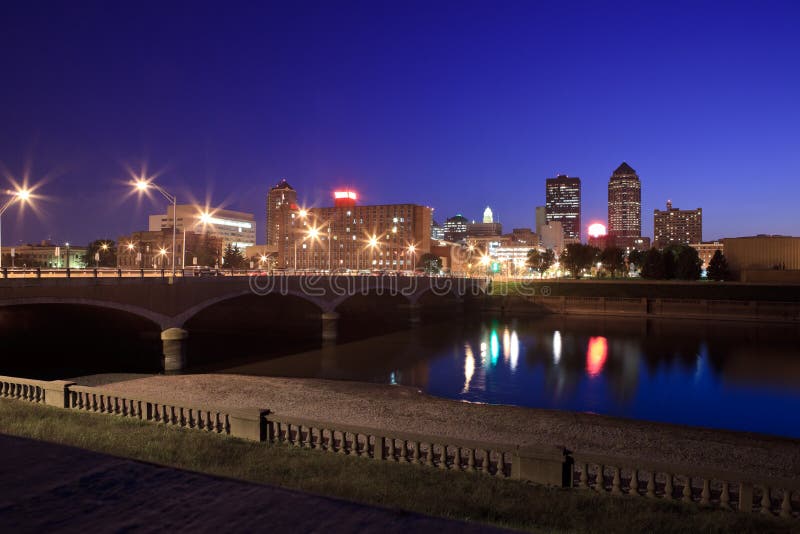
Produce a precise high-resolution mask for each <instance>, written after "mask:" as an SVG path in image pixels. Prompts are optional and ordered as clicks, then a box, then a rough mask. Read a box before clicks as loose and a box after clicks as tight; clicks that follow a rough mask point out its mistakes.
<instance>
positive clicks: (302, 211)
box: [297, 208, 308, 219]
mask: <svg viewBox="0 0 800 534" xmlns="http://www.w3.org/2000/svg"><path fill="white" fill-rule="evenodd" d="M297 216H298V217H300V218H301V219H305V218H306V217H307V216H308V210H307V209H303V208H301V209H300V211H298V212H297Z"/></svg>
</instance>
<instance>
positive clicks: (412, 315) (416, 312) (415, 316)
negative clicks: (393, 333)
mask: <svg viewBox="0 0 800 534" xmlns="http://www.w3.org/2000/svg"><path fill="white" fill-rule="evenodd" d="M421 308H422V306H421V305H420V304H419V303H418V302H413V303H410V304H405V305H401V309H405V310H408V325H409V326H410V327H411V328H414V327H416V326H419V324H420V323H421V322H422V314H421V313H420V310H421Z"/></svg>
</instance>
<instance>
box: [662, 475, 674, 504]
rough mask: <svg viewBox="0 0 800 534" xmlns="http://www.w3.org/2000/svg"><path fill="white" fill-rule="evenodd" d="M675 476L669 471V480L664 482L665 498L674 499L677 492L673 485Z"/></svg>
mask: <svg viewBox="0 0 800 534" xmlns="http://www.w3.org/2000/svg"><path fill="white" fill-rule="evenodd" d="M672 481H673V476H672V473H667V482H666V483H665V484H664V498H665V499H673V498H674V493H675V487H674V486H673V485H672Z"/></svg>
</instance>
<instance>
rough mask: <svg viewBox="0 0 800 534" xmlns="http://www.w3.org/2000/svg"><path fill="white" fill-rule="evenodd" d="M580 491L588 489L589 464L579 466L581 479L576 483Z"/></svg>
mask: <svg viewBox="0 0 800 534" xmlns="http://www.w3.org/2000/svg"><path fill="white" fill-rule="evenodd" d="M578 487H579V488H581V489H589V464H581V477H580V479H579V482H578Z"/></svg>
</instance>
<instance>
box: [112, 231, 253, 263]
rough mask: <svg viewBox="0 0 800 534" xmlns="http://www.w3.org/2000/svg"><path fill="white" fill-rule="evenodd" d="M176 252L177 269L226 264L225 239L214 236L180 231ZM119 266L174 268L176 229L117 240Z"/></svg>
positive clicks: (176, 241)
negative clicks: (224, 261) (173, 232)
mask: <svg viewBox="0 0 800 534" xmlns="http://www.w3.org/2000/svg"><path fill="white" fill-rule="evenodd" d="M184 238H185V239H186V242H185V246H184ZM175 249H176V253H177V254H176V256H175V267H176V268H177V269H183V268H188V267H192V266H203V267H218V266H220V265H221V264H222V249H223V245H222V238H220V237H219V236H217V235H214V234H210V233H199V232H186V233H184V232H179V233H178V234H177V235H176V236H175ZM244 252H245V249H242V253H243V254H244ZM117 264H118V265H119V267H120V268H122V269H169V268H172V228H169V229H166V228H165V229H163V230H154V231H143V232H133V233H132V234H129V235H125V236H122V237H120V238H119V239H118V240H117Z"/></svg>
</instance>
